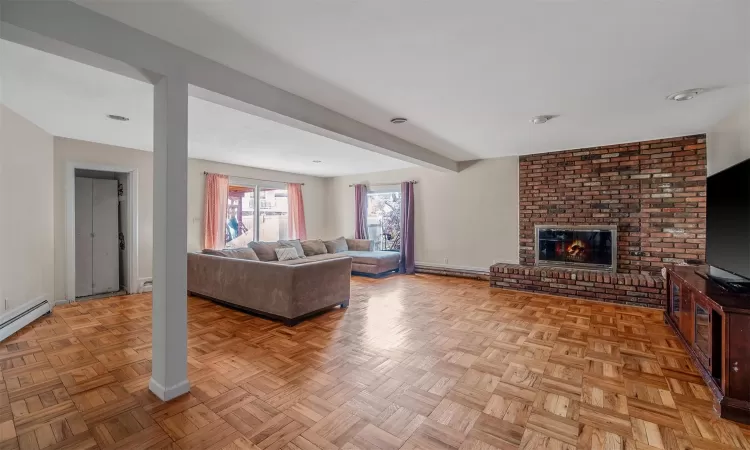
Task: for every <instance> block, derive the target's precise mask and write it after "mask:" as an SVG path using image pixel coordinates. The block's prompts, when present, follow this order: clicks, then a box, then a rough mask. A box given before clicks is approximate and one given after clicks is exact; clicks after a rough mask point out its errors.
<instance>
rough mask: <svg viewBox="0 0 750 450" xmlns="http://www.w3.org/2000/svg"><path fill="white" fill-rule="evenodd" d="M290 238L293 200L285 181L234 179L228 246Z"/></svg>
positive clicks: (228, 198) (228, 194) (238, 246)
mask: <svg viewBox="0 0 750 450" xmlns="http://www.w3.org/2000/svg"><path fill="white" fill-rule="evenodd" d="M288 238H289V202H288V193H287V190H286V185H284V184H283V183H271V184H260V183H258V184H252V183H247V182H244V180H242V181H240V182H236V181H235V180H233V179H230V185H229V191H228V193H227V224H226V232H225V239H224V241H225V243H226V247H229V248H240V247H247V244H248V243H250V242H252V241H277V240H279V239H288Z"/></svg>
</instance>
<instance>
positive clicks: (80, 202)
mask: <svg viewBox="0 0 750 450" xmlns="http://www.w3.org/2000/svg"><path fill="white" fill-rule="evenodd" d="M92 181H93V180H92V179H91V178H81V177H76V182H75V189H76V197H75V202H76V211H75V213H76V219H75V221H76V227H75V228H76V297H84V296H86V295H92V294H93V290H92V285H93V283H94V279H93V272H92V268H93V261H92V249H93V232H94V230H93V227H92V215H93V214H92V213H93V210H92V209H91V206H92V204H93V183H92Z"/></svg>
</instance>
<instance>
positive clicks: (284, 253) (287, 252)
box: [275, 247, 299, 261]
mask: <svg viewBox="0 0 750 450" xmlns="http://www.w3.org/2000/svg"><path fill="white" fill-rule="evenodd" d="M275 251H276V258H278V260H279V261H291V260H293V259H299V255H298V254H297V250H295V248H294V247H279V248H277V249H276V250H275Z"/></svg>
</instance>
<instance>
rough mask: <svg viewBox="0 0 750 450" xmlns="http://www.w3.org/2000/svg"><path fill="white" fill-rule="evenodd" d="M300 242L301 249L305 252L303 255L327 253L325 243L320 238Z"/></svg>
mask: <svg viewBox="0 0 750 450" xmlns="http://www.w3.org/2000/svg"><path fill="white" fill-rule="evenodd" d="M300 244H301V245H302V250H303V251H304V252H305V256H315V255H323V254H325V253H328V250H326V245H325V244H324V243H323V241H321V240H320V239H311V240H309V241H302V242H300Z"/></svg>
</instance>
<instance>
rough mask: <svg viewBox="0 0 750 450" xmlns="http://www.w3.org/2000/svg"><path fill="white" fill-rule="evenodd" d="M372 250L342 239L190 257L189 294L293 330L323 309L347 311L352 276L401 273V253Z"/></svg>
mask: <svg viewBox="0 0 750 450" xmlns="http://www.w3.org/2000/svg"><path fill="white" fill-rule="evenodd" d="M372 246H373V244H372V242H371V241H368V240H362V239H344V238H343V237H342V238H338V239H333V240H331V241H322V240H308V241H301V242H300V241H299V240H291V241H278V242H251V243H250V244H249V245H248V248H237V249H224V250H208V249H207V250H203V252H201V253H190V254H188V291H189V292H190V293H192V294H195V295H198V296H202V297H206V298H209V299H212V300H214V301H217V302H220V303H224V304H227V305H229V306H233V307H236V308H240V309H244V310H247V311H250V312H254V313H257V314H261V315H264V316H267V317H271V318H274V319H280V320H282V321H284V323H285V324H287V325H290V326H292V325H295V324H296V323H298V322H299V321H301V320H303V319H305V318H307V317H309V316H311V315H313V314H315V313H317V312H320V311H323V310H325V309H328V308H331V307H334V306H337V305H340V306H341V307H346V306H348V305H349V292H350V281H351V276H350V274H351V273H355V274H365V275H370V276H379V275H382V274H385V273H389V272H393V271H396V270H398V265H399V260H400V255H399V254H398V253H395V252H377V251H372ZM289 249H294V251H289ZM287 258H292V259H287ZM280 259H281V260H280Z"/></svg>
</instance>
